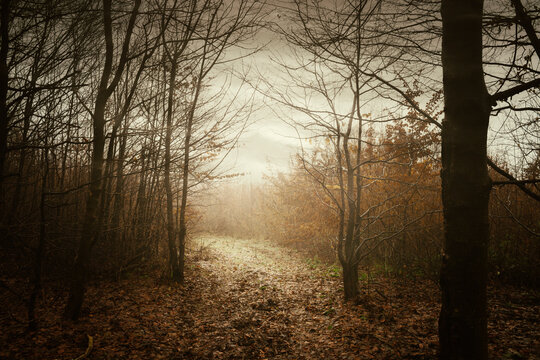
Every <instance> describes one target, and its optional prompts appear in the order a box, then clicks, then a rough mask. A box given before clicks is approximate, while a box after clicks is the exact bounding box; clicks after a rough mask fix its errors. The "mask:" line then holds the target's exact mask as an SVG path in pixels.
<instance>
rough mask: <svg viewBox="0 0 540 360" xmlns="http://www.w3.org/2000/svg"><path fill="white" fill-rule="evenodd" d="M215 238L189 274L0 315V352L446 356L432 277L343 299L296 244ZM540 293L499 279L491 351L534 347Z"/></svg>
mask: <svg viewBox="0 0 540 360" xmlns="http://www.w3.org/2000/svg"><path fill="white" fill-rule="evenodd" d="M207 248H208V249H207V250H206V251H207V252H208V253H207V254H205V256H199V257H198V260H197V261H196V262H195V259H193V258H191V259H190V265H191V266H189V268H188V272H187V280H186V284H185V285H184V286H180V287H178V286H169V285H168V284H157V283H156V282H155V280H152V279H151V278H148V277H145V278H136V279H130V280H123V281H120V282H100V283H98V284H95V285H93V286H91V287H90V288H89V290H88V293H87V303H86V304H87V305H88V308H86V309H85V311H86V314H85V315H86V316H84V318H83V319H82V320H81V321H80V322H79V323H75V324H74V323H69V322H62V320H61V319H60V314H61V310H62V306H63V304H62V302H61V301H52V300H51V301H49V302H46V304H45V305H46V309H45V308H44V309H41V311H40V319H41V322H40V325H41V327H40V329H39V330H38V331H37V332H36V333H35V334H33V336H30V335H28V334H24V332H23V331H24V324H19V323H17V322H16V321H14V320H11V319H12V318H10V317H9V316H2V317H0V321H1V322H0V326H1V328H2V331H1V332H0V341H1V343H2V346H0V359H4V358H5V359H43V358H46V359H73V358H76V357H77V356H80V354H81V353H83V352H85V350H86V349H87V348H88V337H87V335H90V336H92V337H93V340H94V343H93V349H92V351H91V353H89V355H88V356H87V359H149V358H152V359H233V358H234V359H242V358H244V359H271V358H278V359H327V358H333V359H432V358H433V359H434V358H436V356H437V349H438V343H437V317H438V312H439V302H438V299H439V293H438V291H437V288H436V286H435V285H434V284H433V283H429V282H425V281H424V282H423V281H416V282H407V281H403V280H402V279H401V280H399V281H394V280H392V279H384V278H380V279H377V282H375V283H370V285H369V288H368V287H367V286H366V285H365V284H364V285H363V287H362V291H363V293H362V294H361V296H360V297H359V300H358V302H357V304H352V303H343V299H342V295H341V291H340V290H339V287H340V279H338V278H335V277H333V276H329V275H328V274H325V273H323V272H320V271H317V270H316V269H312V268H310V267H309V265H308V264H306V262H305V261H304V260H303V259H301V258H300V257H299V256H298V255H297V254H296V253H294V252H291V251H290V250H285V249H282V248H279V247H276V246H272V245H270V244H268V243H265V242H262V241H246V240H232V239H214V241H213V242H212V244H211V246H207ZM58 298H61V297H59V296H54V297H51V299H58ZM538 299H539V297H538V294H536V293H534V292H531V291H524V290H520V289H510V288H491V289H490V304H491V315H490V323H489V326H490V328H489V329H490V352H491V356H492V357H493V358H501V359H505V358H506V359H534V358H535V357H534V356H536V354H537V353H538V349H539V339H540V333H539V330H538V329H537V327H536V324H537V323H538V322H539V320H540V315H539V313H540V312H539V311H538V310H539V309H538V306H539V305H538V304H539V302H538ZM2 305H3V306H2V308H3V309H7V308H9V306H8V305H9V304H2ZM17 316H18V317H19V318H20V317H21V316H22V315H21V314H17ZM4 329H6V330H5V331H4Z"/></svg>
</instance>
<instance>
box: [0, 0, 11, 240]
mask: <svg viewBox="0 0 540 360" xmlns="http://www.w3.org/2000/svg"><path fill="white" fill-rule="evenodd" d="M9 13H10V0H2V10H1V12H0V36H1V39H2V44H1V45H0V209H2V211H1V212H2V213H0V221H1V222H2V223H1V224H0V231H2V232H4V231H5V229H2V228H3V227H4V226H5V224H4V216H5V215H6V214H4V211H5V209H6V208H5V201H6V199H5V197H4V186H3V184H4V177H5V169H4V168H5V162H6V157H7V138H8V122H9V117H8V106H7V93H8V76H9V74H8V65H7V64H8V51H9Z"/></svg>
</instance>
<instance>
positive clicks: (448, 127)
mask: <svg viewBox="0 0 540 360" xmlns="http://www.w3.org/2000/svg"><path fill="white" fill-rule="evenodd" d="M482 10H483V1H481V0H474V1H473V0H451V1H450V0H443V2H442V11H441V13H442V19H443V44H442V46H443V50H442V51H443V52H442V62H443V82H444V100H445V120H444V122H443V130H442V171H441V178H442V200H443V208H444V212H443V214H444V234H445V238H444V255H443V265H442V269H441V288H442V308H441V314H440V319H439V338H440V347H441V348H440V351H441V359H452V360H458V359H476V360H479V359H487V310H486V308H487V303H486V278H487V265H486V264H487V246H488V238H489V225H488V200H489V192H490V179H489V176H488V172H487V161H486V138H487V128H488V122H489V114H490V103H489V96H488V93H487V90H486V86H485V83H484V76H483V71H482Z"/></svg>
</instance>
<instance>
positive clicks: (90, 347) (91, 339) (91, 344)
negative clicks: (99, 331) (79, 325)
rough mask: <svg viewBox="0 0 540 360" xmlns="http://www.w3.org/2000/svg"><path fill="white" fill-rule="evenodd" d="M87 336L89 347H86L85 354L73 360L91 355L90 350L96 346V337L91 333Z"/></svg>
mask: <svg viewBox="0 0 540 360" xmlns="http://www.w3.org/2000/svg"><path fill="white" fill-rule="evenodd" d="M86 336H88V347H87V348H86V351H85V352H84V354H82V355H81V356H79V357H78V358H75V359H73V360H82V359H85V358H86V357H87V356H88V355H90V352H92V348H93V347H94V338H92V337H91V336H90V335H86Z"/></svg>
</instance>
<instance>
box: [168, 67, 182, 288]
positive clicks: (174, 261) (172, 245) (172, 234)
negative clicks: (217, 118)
mask: <svg viewBox="0 0 540 360" xmlns="http://www.w3.org/2000/svg"><path fill="white" fill-rule="evenodd" d="M176 65H177V61H176V58H175V59H174V61H172V63H171V74H170V78H169V98H168V104H167V129H166V134H165V179H164V182H165V192H166V194H167V236H168V240H169V267H170V269H171V272H172V280H173V281H175V282H180V281H182V278H181V276H182V275H181V273H180V269H179V267H178V253H177V248H176V231H175V226H174V217H173V193H172V187H171V137H172V112H173V101H174V88H175V84H176Z"/></svg>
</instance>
